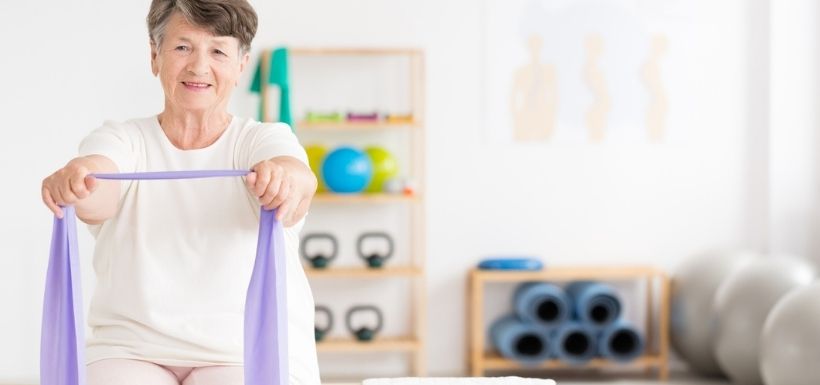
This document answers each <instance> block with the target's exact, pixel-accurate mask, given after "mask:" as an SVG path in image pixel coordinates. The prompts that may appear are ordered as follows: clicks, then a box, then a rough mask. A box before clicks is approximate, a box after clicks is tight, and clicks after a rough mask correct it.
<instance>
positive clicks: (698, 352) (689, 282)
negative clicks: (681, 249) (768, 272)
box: [670, 251, 759, 376]
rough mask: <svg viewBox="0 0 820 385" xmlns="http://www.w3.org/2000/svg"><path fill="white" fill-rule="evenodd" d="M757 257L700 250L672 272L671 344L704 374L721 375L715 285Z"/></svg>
mask: <svg viewBox="0 0 820 385" xmlns="http://www.w3.org/2000/svg"><path fill="white" fill-rule="evenodd" d="M754 258H759V256H758V255H757V254H753V253H751V252H743V251H735V252H719V251H713V252H708V253H702V254H699V255H696V256H693V257H691V258H688V259H686V260H685V261H684V262H683V263H682V264H680V265H679V266H678V267H677V269H676V270H675V273H674V274H673V275H672V314H671V316H672V317H671V325H670V326H671V327H670V332H671V342H672V347H673V348H674V349H675V351H676V352H677V353H678V355H680V356H681V358H682V359H683V360H684V361H686V362H687V363H688V364H689V368H690V369H691V370H692V371H693V372H695V373H698V374H700V375H703V376H719V375H721V371H720V367H719V366H718V364H717V360H716V359H715V355H714V346H713V338H714V330H713V329H714V324H715V320H714V313H713V312H712V309H713V306H714V303H713V302H714V298H715V292H717V289H718V286H720V284H721V283H723V281H724V280H725V279H726V277H728V276H729V274H731V273H732V272H734V271H735V270H737V269H738V268H740V267H741V266H743V265H745V264H747V263H749V262H750V261H751V260H752V259H754Z"/></svg>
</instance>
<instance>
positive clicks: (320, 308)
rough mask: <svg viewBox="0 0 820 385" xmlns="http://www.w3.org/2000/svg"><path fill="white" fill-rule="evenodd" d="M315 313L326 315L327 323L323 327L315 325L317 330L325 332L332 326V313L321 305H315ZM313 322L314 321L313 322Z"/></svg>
mask: <svg viewBox="0 0 820 385" xmlns="http://www.w3.org/2000/svg"><path fill="white" fill-rule="evenodd" d="M316 313H317V314H319V313H321V314H324V315H325V316H326V317H327V325H326V326H325V327H323V328H320V327H316V329H318V330H319V331H321V332H323V333H326V332H327V331H328V330H330V329H332V328H333V313H332V312H331V311H330V308H328V307H327V306H323V305H316ZM314 324H315V322H314Z"/></svg>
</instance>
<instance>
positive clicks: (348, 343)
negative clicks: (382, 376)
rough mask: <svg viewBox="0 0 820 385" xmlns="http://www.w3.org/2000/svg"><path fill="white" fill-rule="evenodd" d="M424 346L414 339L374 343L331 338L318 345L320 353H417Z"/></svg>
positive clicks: (376, 341) (390, 339) (396, 339)
mask: <svg viewBox="0 0 820 385" xmlns="http://www.w3.org/2000/svg"><path fill="white" fill-rule="evenodd" d="M421 347H422V344H421V343H419V341H418V340H417V339H415V338H412V337H385V338H377V339H375V340H373V341H367V342H362V341H357V340H354V339H350V338H329V339H326V340H322V341H320V342H317V343H316V350H317V351H318V352H415V351H418V350H419V349H421Z"/></svg>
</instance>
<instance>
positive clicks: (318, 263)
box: [299, 233, 339, 269]
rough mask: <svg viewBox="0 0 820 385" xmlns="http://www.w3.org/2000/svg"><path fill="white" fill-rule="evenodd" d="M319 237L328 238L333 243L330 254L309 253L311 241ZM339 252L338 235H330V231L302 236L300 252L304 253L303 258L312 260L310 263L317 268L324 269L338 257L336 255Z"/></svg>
mask: <svg viewBox="0 0 820 385" xmlns="http://www.w3.org/2000/svg"><path fill="white" fill-rule="evenodd" d="M319 239H326V240H329V241H330V244H331V246H332V247H331V251H330V254H328V255H325V254H321V253H319V254H314V255H308V252H307V247H308V243H309V242H310V241H315V240H319ZM338 253H339V242H337V241H336V237H334V236H333V235H330V234H328V233H314V234H308V235H306V236H305V237H304V238H302V244H301V245H300V246H299V254H302V258H304V259H307V260H308V261H310V265H311V266H313V268H315V269H324V268H326V267H327V266H328V265H329V264H330V261H332V260H333V259H334V258H336V255H337V254H338Z"/></svg>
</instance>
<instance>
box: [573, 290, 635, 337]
mask: <svg viewBox="0 0 820 385" xmlns="http://www.w3.org/2000/svg"><path fill="white" fill-rule="evenodd" d="M566 292H567V295H568V296H569V297H570V299H571V300H572V304H573V309H574V310H573V312H574V315H575V317H577V319H578V321H580V322H584V323H587V324H588V325H590V326H592V327H594V328H596V329H598V330H601V329H603V328H604V327H606V326H608V325H610V324H612V323H613V322H615V320H617V319H618V317H620V315H621V300H620V298H619V297H618V293H617V292H616V291H615V289H613V288H612V287H611V286H609V285H607V284H604V283H600V282H590V281H576V282H572V283H570V284H569V285H567V287H566Z"/></svg>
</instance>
